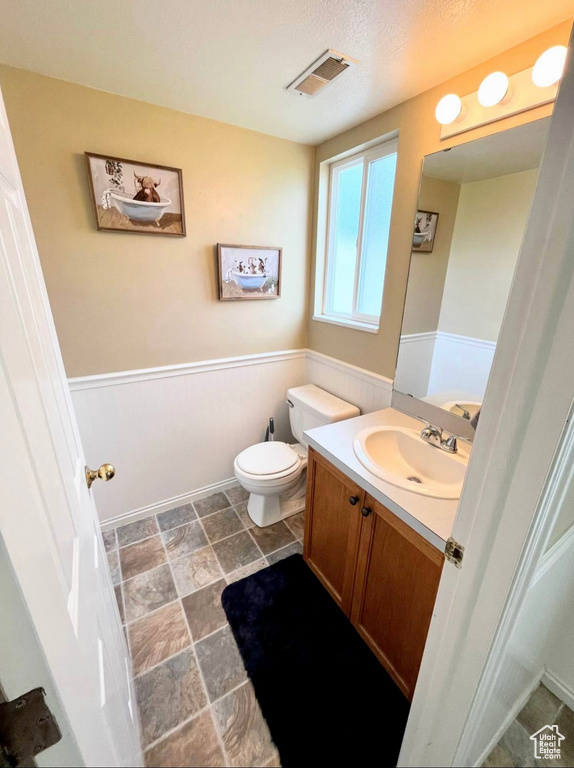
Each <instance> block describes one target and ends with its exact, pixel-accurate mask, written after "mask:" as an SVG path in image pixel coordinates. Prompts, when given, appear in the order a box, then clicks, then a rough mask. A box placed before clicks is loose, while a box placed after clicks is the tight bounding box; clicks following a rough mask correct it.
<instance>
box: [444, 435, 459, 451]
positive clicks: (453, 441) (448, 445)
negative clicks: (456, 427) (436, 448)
mask: <svg viewBox="0 0 574 768" xmlns="http://www.w3.org/2000/svg"><path fill="white" fill-rule="evenodd" d="M442 447H443V448H444V450H445V451H447V452H448V453H458V442H457V437H456V435H451V436H450V437H447V439H446V440H444V442H443V443H442Z"/></svg>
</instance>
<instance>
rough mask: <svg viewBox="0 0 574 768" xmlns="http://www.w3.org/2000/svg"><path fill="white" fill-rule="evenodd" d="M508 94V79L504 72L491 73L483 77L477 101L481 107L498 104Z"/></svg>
mask: <svg viewBox="0 0 574 768" xmlns="http://www.w3.org/2000/svg"><path fill="white" fill-rule="evenodd" d="M507 94H508V77H507V76H506V75H505V74H504V72H493V73H492V74H491V75H488V77H485V78H484V80H483V81H482V83H481V84H480V88H479V89H478V100H479V102H480V103H481V104H482V106H483V107H493V106H494V105H495V104H500V102H501V101H503V100H504V98H505V96H506V95H507Z"/></svg>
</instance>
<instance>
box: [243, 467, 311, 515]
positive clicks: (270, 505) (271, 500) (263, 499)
mask: <svg viewBox="0 0 574 768" xmlns="http://www.w3.org/2000/svg"><path fill="white" fill-rule="evenodd" d="M306 490H307V470H306V469H304V470H303V472H302V473H301V478H300V481H299V483H298V484H297V486H296V487H295V488H294V489H292V490H290V491H287V493H283V494H275V495H272V496H261V495H259V494H257V493H250V494H249V501H248V502H247V513H248V515H249V517H250V518H251V519H252V520H253V522H254V523H255V525H257V526H258V527H259V528H266V527H267V526H268V525H274V524H275V523H278V522H280V521H281V520H285V519H286V518H287V517H291V515H296V514H297V513H298V512H302V511H303V510H304V509H305V496H306Z"/></svg>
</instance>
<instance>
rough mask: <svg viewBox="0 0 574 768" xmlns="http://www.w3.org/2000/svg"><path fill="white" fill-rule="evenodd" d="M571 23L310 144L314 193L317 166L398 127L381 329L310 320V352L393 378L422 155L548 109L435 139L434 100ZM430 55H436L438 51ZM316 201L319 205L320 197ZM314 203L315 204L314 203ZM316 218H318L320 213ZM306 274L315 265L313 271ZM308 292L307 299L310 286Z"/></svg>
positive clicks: (525, 54) (508, 65) (318, 232)
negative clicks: (374, 330)
mask: <svg viewBox="0 0 574 768" xmlns="http://www.w3.org/2000/svg"><path fill="white" fill-rule="evenodd" d="M571 26H572V22H571V21H568V22H564V23H562V24H559V25H558V26H556V27H553V28H552V29H550V30H547V31H546V32H544V33H542V34H540V35H538V36H537V37H535V38H533V39H532V40H528V41H526V42H525V43H522V44H521V45H519V46H516V47H515V48H512V49H510V50H509V51H506V52H504V53H502V54H500V55H499V56H496V57H495V58H493V59H491V60H489V61H487V62H484V63H483V64H481V65H480V66H478V67H475V68H473V69H471V70H469V71H468V72H465V73H464V74H461V75H458V76H457V77H455V78H453V79H452V80H449V81H448V82H446V83H443V84H442V85H440V86H438V87H436V88H433V89H431V90H429V91H426V92H425V93H423V94H421V95H419V96H417V97H415V98H413V99H410V100H409V101H406V102H404V103H403V104H400V105H398V106H397V107H394V108H393V109H390V110H388V111H387V112H384V113H382V114H380V115H378V116H376V117H374V118H372V119H371V120H368V121H367V122H364V123H361V124H360V125H358V126H356V127H355V128H352V129H350V130H349V131H346V132H344V133H342V134H340V135H338V136H336V137H334V138H332V139H330V140H329V141H326V142H324V143H323V144H321V145H319V146H318V147H317V148H316V166H315V195H316V197H317V195H319V193H320V192H324V186H325V172H324V166H323V167H322V166H321V163H325V162H326V161H328V160H332V159H335V158H337V157H339V156H341V155H342V154H344V153H346V152H349V151H350V150H352V149H354V148H357V147H360V146H363V145H365V144H368V143H369V142H374V141H376V140H377V139H381V138H382V137H385V136H389V135H390V134H392V133H393V132H395V131H398V132H399V149H398V162H397V174H396V182H395V198H394V202H393V212H392V219H391V232H390V239H389V256H388V262H387V273H386V279H385V290H384V297H383V310H382V315H381V328H380V332H379V333H378V334H371V333H364V332H362V331H357V330H353V329H349V328H342V327H338V326H334V325H328V324H326V323H321V322H317V321H314V320H312V319H310V321H309V346H310V347H311V348H312V349H315V350H317V351H319V352H323V353H324V354H327V355H332V356H333V357H336V358H339V359H341V360H344V361H346V362H349V363H351V364H354V365H358V366H360V367H362V368H367V369H368V370H371V371H375V372H377V373H381V374H383V375H386V376H389V377H391V378H392V377H394V372H395V361H396V356H397V346H398V342H399V336H400V332H401V318H402V314H403V303H404V297H405V290H406V284H407V275H408V269H409V258H410V250H411V242H412V232H413V220H414V213H415V210H416V205H417V195H418V187H419V179H420V173H421V168H422V161H423V157H424V156H425V155H428V154H430V153H431V152H436V151H438V150H439V149H443V148H445V147H446V146H455V145H457V144H461V143H463V142H466V141H471V140H473V139H475V138H478V137H480V136H486V135H488V134H490V133H493V132H496V131H500V130H504V129H506V128H512V127H514V126H515V125H520V124H522V123H524V122H527V121H529V120H533V119H538V118H540V117H545V116H547V115H549V114H551V111H552V108H551V106H546V107H539V108H538V109H535V110H531V111H530V112H527V113H524V114H522V115H516V116H514V117H510V118H507V119H506V120H503V121H500V122H498V123H493V124H491V125H489V126H484V127H482V128H479V129H476V130H474V131H469V132H468V133H465V134H462V135H461V136H458V137H454V138H453V139H450V140H448V141H445V142H442V143H441V141H440V126H439V125H438V123H437V122H436V120H435V117H434V110H435V106H436V104H437V102H438V101H439V99H440V98H442V96H444V95H445V94H447V93H450V92H452V91H454V92H456V93H459V94H460V95H461V96H462V95H465V94H467V93H472V92H473V91H476V90H477V89H478V86H479V85H480V83H481V81H482V79H483V78H484V77H485V76H486V75H487V74H489V73H490V72H493V71H494V70H496V69H502V70H503V71H505V72H506V73H507V74H508V75H512V74H514V73H516V72H520V71H521V70H523V69H526V68H528V67H531V66H532V65H533V64H534V62H535V60H536V58H537V57H538V56H539V55H540V54H541V53H542V52H543V51H545V50H546V49H547V48H549V47H550V46H552V45H557V44H567V43H568V37H569V34H570V29H571ZM437 55H440V51H439V52H437ZM321 204H322V205H324V203H323V201H322V200H321ZM315 208H317V205H315ZM319 208H320V209H321V205H320V206H319ZM319 219H320V220H321V219H322V217H321V215H320V216H319ZM312 246H313V258H314V259H315V258H316V253H317V249H319V251H320V250H321V249H322V246H323V231H322V226H318V225H317V217H315V220H314V227H313V240H312ZM313 279H314V269H313V270H312V280H313ZM311 297H312V298H311V300H312V301H313V300H314V291H313V290H312V291H311Z"/></svg>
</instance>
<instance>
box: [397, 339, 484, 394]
mask: <svg viewBox="0 0 574 768" xmlns="http://www.w3.org/2000/svg"><path fill="white" fill-rule="evenodd" d="M495 351H496V342H494V341H486V340H484V339H474V338H472V337H470V336H458V335H456V334H454V333H443V332H442V331H431V332H428V333H413V334H409V335H406V336H401V343H400V347H399V362H398V365H397V376H396V379H395V386H396V388H397V390H398V391H399V392H406V393H408V394H411V395H414V396H415V397H420V398H424V397H432V396H433V395H436V394H439V393H442V392H447V393H448V392H458V393H465V397H466V398H468V399H470V400H482V398H483V396H484V392H485V390H486V385H487V383H488V377H489V376H490V369H491V367H492V360H493V358H494V353H495ZM457 396H458V397H461V396H462V395H461V394H458V395H457ZM447 399H451V398H450V397H447Z"/></svg>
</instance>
